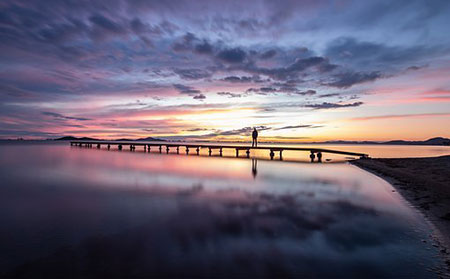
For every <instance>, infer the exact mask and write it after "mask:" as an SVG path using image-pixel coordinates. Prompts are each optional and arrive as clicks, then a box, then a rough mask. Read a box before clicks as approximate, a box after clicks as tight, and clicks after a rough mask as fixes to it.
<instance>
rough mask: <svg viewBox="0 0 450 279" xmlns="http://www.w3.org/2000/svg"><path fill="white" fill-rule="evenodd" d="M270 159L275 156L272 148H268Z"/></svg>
mask: <svg viewBox="0 0 450 279" xmlns="http://www.w3.org/2000/svg"><path fill="white" fill-rule="evenodd" d="M269 155H270V160H273V156H275V153H274V152H273V149H270V154H269Z"/></svg>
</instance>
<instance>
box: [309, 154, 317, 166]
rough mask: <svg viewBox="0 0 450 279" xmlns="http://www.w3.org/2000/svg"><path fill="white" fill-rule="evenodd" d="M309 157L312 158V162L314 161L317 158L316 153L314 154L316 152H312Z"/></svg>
mask: <svg viewBox="0 0 450 279" xmlns="http://www.w3.org/2000/svg"><path fill="white" fill-rule="evenodd" d="M309 158H311V163H314V159H315V158H316V155H314V152H311V154H310V155H309Z"/></svg>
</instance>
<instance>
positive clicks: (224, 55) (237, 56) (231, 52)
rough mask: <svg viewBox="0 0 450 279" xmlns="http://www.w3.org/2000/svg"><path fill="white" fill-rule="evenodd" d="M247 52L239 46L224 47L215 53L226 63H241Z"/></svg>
mask: <svg viewBox="0 0 450 279" xmlns="http://www.w3.org/2000/svg"><path fill="white" fill-rule="evenodd" d="M246 57H247V53H246V52H245V51H244V50H242V49H240V48H231V49H224V50H221V51H220V52H219V53H217V58H218V59H219V60H221V61H223V62H226V63H242V62H244V60H245V58H246Z"/></svg>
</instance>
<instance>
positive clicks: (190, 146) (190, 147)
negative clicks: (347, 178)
mask: <svg viewBox="0 0 450 279" xmlns="http://www.w3.org/2000/svg"><path fill="white" fill-rule="evenodd" d="M70 145H71V146H85V147H94V146H95V147H96V148H101V146H102V145H103V146H106V147H107V148H108V150H109V149H111V148H112V147H113V146H117V149H118V150H122V149H123V148H124V147H125V146H127V147H128V148H129V149H130V150H131V151H134V150H136V146H140V147H142V148H143V150H144V151H147V150H148V151H149V152H150V151H151V149H152V148H156V150H157V151H159V153H162V152H163V150H164V151H165V152H166V153H169V152H170V150H175V151H176V153H177V154H179V153H180V147H184V150H185V152H186V154H187V155H189V152H191V151H192V152H195V153H196V154H197V155H200V149H208V154H209V156H211V155H212V153H213V151H214V150H216V151H218V152H219V154H218V155H219V156H222V152H223V149H234V150H235V151H236V157H239V152H240V151H243V152H244V154H245V156H246V157H247V158H250V150H267V151H269V156H270V159H271V160H273V159H274V157H275V152H277V153H278V154H279V157H278V158H279V159H280V160H282V159H283V151H285V150H287V151H309V152H310V153H311V155H312V156H315V155H314V154H320V156H321V155H322V153H333V154H340V155H349V156H357V157H360V158H369V155H368V154H364V153H357V152H348V151H340V150H332V149H324V148H306V147H289V146H258V147H251V146H244V145H226V144H223V145H217V144H195V143H177V142H163V141H162V142H157V143H156V142H151V143H149V142H138V141H100V140H74V141H70ZM318 158H319V157H318Z"/></svg>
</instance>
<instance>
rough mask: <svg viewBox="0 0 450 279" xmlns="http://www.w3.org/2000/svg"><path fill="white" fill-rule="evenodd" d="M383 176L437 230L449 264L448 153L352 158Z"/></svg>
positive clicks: (449, 176) (360, 165) (441, 249)
mask: <svg viewBox="0 0 450 279" xmlns="http://www.w3.org/2000/svg"><path fill="white" fill-rule="evenodd" d="M351 163H352V164H354V165H357V166H359V167H361V168H363V169H365V170H368V171H371V172H373V173H375V174H377V175H378V176H380V177H382V178H384V179H385V180H387V181H388V182H390V183H392V185H393V186H394V187H395V188H396V189H397V190H398V191H399V192H400V193H401V194H402V195H403V197H405V199H406V200H408V201H409V203H410V204H411V205H412V206H414V207H416V208H417V209H418V210H419V211H420V212H422V213H423V215H425V217H426V218H427V219H428V220H429V221H431V223H432V224H433V225H434V226H435V227H436V229H437V230H438V231H437V232H436V237H437V239H436V240H437V242H438V243H439V245H440V251H441V253H442V254H443V255H444V256H445V257H446V262H447V265H449V266H450V261H449V259H450V156H441V157H432V158H402V159H359V160H354V161H352V162H351Z"/></svg>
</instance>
